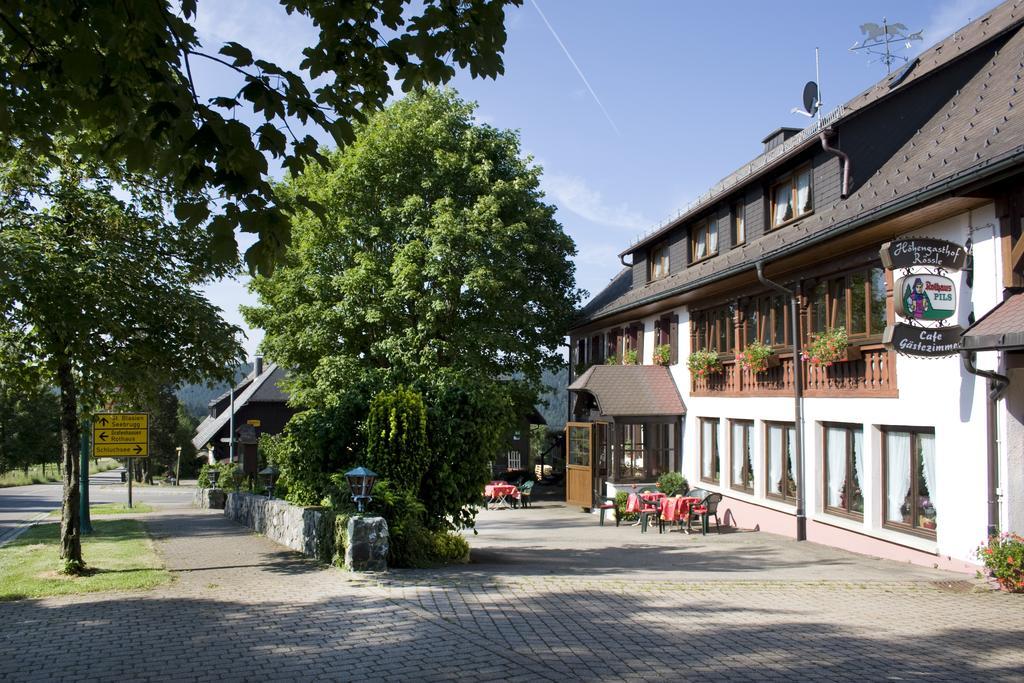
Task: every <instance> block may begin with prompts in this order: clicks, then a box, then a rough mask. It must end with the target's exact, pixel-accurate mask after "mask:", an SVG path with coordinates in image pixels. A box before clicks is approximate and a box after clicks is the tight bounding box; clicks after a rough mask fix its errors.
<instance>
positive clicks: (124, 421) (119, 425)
mask: <svg viewBox="0 0 1024 683" xmlns="http://www.w3.org/2000/svg"><path fill="white" fill-rule="evenodd" d="M92 453H93V457H96V458H148V457H149V414H148V413H99V414H98V415H96V419H95V420H94V421H93V423H92ZM127 462H129V463H131V460H128V461H127ZM134 469H135V468H134V467H128V507H129V508H131V507H132V477H133V475H134V474H135V473H134V471H133V470H134Z"/></svg>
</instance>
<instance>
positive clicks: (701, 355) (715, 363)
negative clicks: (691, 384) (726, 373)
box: [686, 349, 722, 377]
mask: <svg viewBox="0 0 1024 683" xmlns="http://www.w3.org/2000/svg"><path fill="white" fill-rule="evenodd" d="M686 367H688V368H690V372H691V373H693V376H694V377H707V376H708V375H710V374H711V373H713V372H721V371H722V362H721V361H720V360H718V352H717V351H711V350H709V349H701V350H700V351H694V352H693V353H691V354H690V356H689V358H687V359H686Z"/></svg>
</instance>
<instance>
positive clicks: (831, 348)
mask: <svg viewBox="0 0 1024 683" xmlns="http://www.w3.org/2000/svg"><path fill="white" fill-rule="evenodd" d="M849 343H850V338H849V337H848V336H847V335H846V328H845V327H830V328H828V329H827V330H825V331H824V332H822V333H821V334H816V335H812V338H811V343H810V344H808V345H807V348H806V349H804V353H803V359H804V360H805V361H807V362H808V363H810V364H811V365H815V366H824V367H826V368H827V367H828V366H830V365H832V364H833V363H835V362H836V361H837V360H839V359H841V358H842V357H843V356H844V354H845V353H846V347H847V345H848V344H849Z"/></svg>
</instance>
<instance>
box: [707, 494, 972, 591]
mask: <svg viewBox="0 0 1024 683" xmlns="http://www.w3.org/2000/svg"><path fill="white" fill-rule="evenodd" d="M718 516H719V518H720V519H721V520H722V524H725V525H727V526H735V527H738V528H741V529H755V530H757V531H766V532H768V533H770V534H779V535H780V536H788V537H790V538H795V537H796V513H795V511H794V512H793V513H792V514H790V513H785V512H779V511H778V510H773V509H771V508H766V507H761V506H760V505H754V504H752V503H748V502H746V501H742V500H737V499H735V498H729V497H728V496H727V497H725V498H723V500H722V502H721V503H719V505H718ZM807 540H808V541H810V542H812V543H820V544H821V545H827V546H831V547H833V548H841V549H842V550H848V551H850V552H853V553H860V554H861V555H870V556H872V557H881V558H884V559H887V560H896V561H897V562H910V563H912V564H917V565H921V566H923V567H934V568H937V569H947V570H950V571H956V572H964V573H969V574H973V573H974V572H975V571H977V570H978V568H979V567H978V565H975V564H971V563H970V562H965V561H963V560H957V559H954V558H950V557H945V556H941V557H940V556H939V555H934V554H932V553H926V552H923V551H920V550H915V549H913V548H908V547H906V546H902V545H899V544H897V543H890V542H889V541H883V540H881V539H878V538H873V537H871V536H867V535H865V534H859V533H856V532H853V531H847V530H846V529H842V528H839V527H835V526H832V525H830V524H823V523H821V522H817V521H814V520H811V519H808V520H807Z"/></svg>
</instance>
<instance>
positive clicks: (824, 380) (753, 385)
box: [690, 344, 899, 398]
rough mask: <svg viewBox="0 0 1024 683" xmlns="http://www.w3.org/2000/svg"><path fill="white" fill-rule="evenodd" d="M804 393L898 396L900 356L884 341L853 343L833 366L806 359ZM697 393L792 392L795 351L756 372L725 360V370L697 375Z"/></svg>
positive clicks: (817, 395) (694, 385) (694, 388)
mask: <svg viewBox="0 0 1024 683" xmlns="http://www.w3.org/2000/svg"><path fill="white" fill-rule="evenodd" d="M803 370H804V396H807V397H810V398H826V397H859V396H864V397H878V398H895V397H896V396H898V395H899V390H898V388H897V386H896V359H895V354H894V353H893V352H892V351H889V350H887V349H886V348H885V347H884V346H882V345H881V344H869V345H866V346H861V347H859V349H858V348H857V347H851V350H850V353H849V355H848V360H844V361H840V362H838V363H833V364H832V365H831V366H829V367H827V368H824V367H814V366H812V365H810V364H809V363H807V362H804V363H803ZM690 393H691V394H692V395H693V396H792V395H793V354H792V353H787V354H780V355H779V363H778V365H776V366H774V367H770V368H768V369H767V370H765V371H764V372H759V373H753V372H750V371H749V370H746V369H744V368H743V367H741V366H740V365H739V363H737V362H736V361H735V360H727V361H723V362H722V372H720V373H716V374H713V375H708V376H707V377H703V378H694V379H693V381H692V384H691V389H690Z"/></svg>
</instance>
